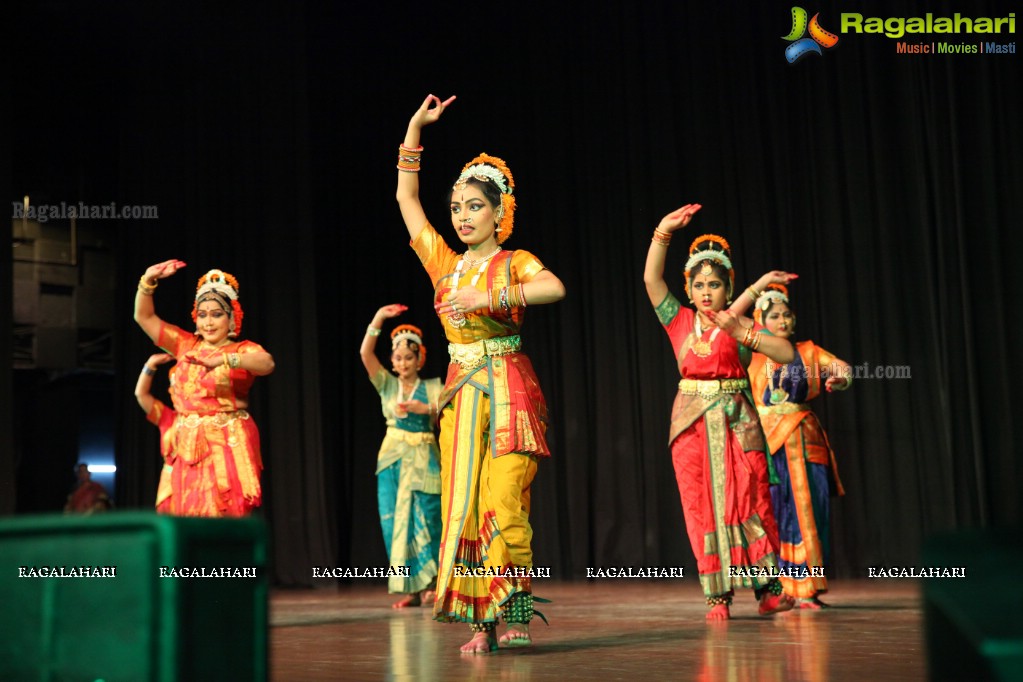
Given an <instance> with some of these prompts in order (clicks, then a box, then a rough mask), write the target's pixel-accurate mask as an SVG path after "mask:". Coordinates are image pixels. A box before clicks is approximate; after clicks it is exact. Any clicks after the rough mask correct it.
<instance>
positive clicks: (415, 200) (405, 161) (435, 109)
mask: <svg viewBox="0 0 1023 682" xmlns="http://www.w3.org/2000/svg"><path fill="white" fill-rule="evenodd" d="M454 101H455V98H454V96H452V97H449V98H448V99H446V100H444V101H443V102H442V101H441V100H440V98H439V97H437V96H435V95H427V96H426V99H425V100H423V104H422V105H421V106H420V107H419V109H418V110H416V113H414V114H413V115H412V119H411V120H410V121H409V124H408V131H407V132H406V133H405V141H404V142H403V143H402V145H401V150H400V151H399V153H398V191H397V193H396V195H395V196H396V198H397V199H398V208H400V209H401V217H402V219H403V220H404V221H405V227H406V228H408V234H409V237H411V238H412V239H413V240H415V238H416V237H418V236H419V233H420V232H422V231H423V228H424V227H426V213H425V212H424V211H423V205H422V204H421V203H420V202H419V155H420V154H421V153H422V151H423V148H422V147H421V146H420V144H419V141H420V133H421V132H422V130H423V126H425V125H429V124H431V123H435V122H436V121H437V119H439V118H440V115H441V114H443V113H444V110H445V109H446V108H447V106H448V105H449V104H451V103H452V102H454Z"/></svg>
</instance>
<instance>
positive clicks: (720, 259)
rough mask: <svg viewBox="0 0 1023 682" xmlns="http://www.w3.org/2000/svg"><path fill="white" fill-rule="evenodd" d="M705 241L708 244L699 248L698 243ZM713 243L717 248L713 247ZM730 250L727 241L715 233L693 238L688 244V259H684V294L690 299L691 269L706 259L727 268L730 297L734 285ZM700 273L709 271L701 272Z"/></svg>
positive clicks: (729, 296)
mask: <svg viewBox="0 0 1023 682" xmlns="http://www.w3.org/2000/svg"><path fill="white" fill-rule="evenodd" d="M706 242H710V244H709V245H708V246H705V247H704V248H703V249H702V250H701V249H700V245H701V244H704V243H706ZM715 245H717V246H718V247H719V248H714V247H715ZM731 252H732V248H731V247H730V246H729V245H728V241H727V240H725V238H724V237H721V236H718V235H716V234H702V235H700V236H699V237H697V238H696V239H694V240H693V243H692V244H690V245H689V259H688V260H687V261H686V269H685V282H686V295H687V296H689V299H690V300H692V296H690V295H689V281H690V280H691V279H692V276H693V272H692V270H693V268H694V267H696V265H697V264H698V263H702V262H703V261H708V260H711V261H714V262H715V263H719V264H721V265H722V266H723V267H724V268H725V269H727V270H728V298H729V299H731V297H732V289H733V288H734V287H735V270H734V269H733V268H732V259H731ZM701 271H702V269H701ZM702 274H704V275H706V274H709V273H706V272H703V273H702Z"/></svg>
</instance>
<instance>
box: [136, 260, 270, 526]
mask: <svg viewBox="0 0 1023 682" xmlns="http://www.w3.org/2000/svg"><path fill="white" fill-rule="evenodd" d="M183 267H185V264H184V263H183V262H182V261H179V260H168V261H164V262H163V263H157V264H156V265H151V266H149V268H148V269H147V270H146V272H145V274H143V275H142V277H141V279H140V280H139V286H138V293H137V294H136V295H135V321H136V322H138V324H139V326H140V327H142V330H143V331H144V332H145V333H146V335H147V336H149V338H150V339H152V340H153V343H155V344H156V345H157V346H159V347H161V348H163V349H164V350H166V351H167V352H168V353H170V354H171V355H173V356H174V358H175V359H176V360H177V364H175V365H174V369H173V370H171V387H170V392H171V401H172V402H173V404H174V410H175V412H177V415H178V416H177V420H176V421H175V424H174V431H175V433H174V445H173V453H174V456H175V465H174V468H173V472H172V474H171V498H170V499H171V505H170V513H171V514H175V515H178V516H245V515H247V514H249V513H250V512H251V511H252V510H253V509H254V508H255V507H258V506H259V505H260V504H261V502H262V489H261V488H260V484H259V476H260V472H261V471H262V469H263V462H262V459H261V458H260V453H259V431H258V430H257V429H256V423H255V422H254V421H253V420H252V418H251V417H250V416H249V413H248V412H247V411H246V409H245V408H246V407H248V404H249V389H250V388H251V387H252V382H253V380H254V379H255V377H257V376H264V375H267V374H270V373H271V372H273V370H274V361H273V358H272V357H271V356H270V354H269V353H267V352H266V351H265V350H263V348H262V346H260V345H259V344H257V343H253V342H252V341H237V340H235V339H236V337H237V336H238V334H240V333H241V329H242V317H243V313H242V307H241V304H239V303H238V281H237V280H236V279H235V278H234V277H233V276H232V275H230V274H228V273H226V272H221V271H220V270H210V271H209V272H207V273H206V274H205V275H203V276H202V277H201V278H199V285H198V286H197V287H196V293H195V304H194V305H193V307H192V319H193V320H194V321H195V325H196V330H195V332H194V333H191V332H187V331H185V330H184V329H181V328H180V327H175V326H174V325H172V324H168V323H166V322H164V321H163V320H161V319H160V318H159V317H158V316H157V315H156V312H155V308H154V306H153V294H154V292H155V291H156V287H157V285H158V284H159V280H161V279H164V278H167V277H170V276H171V275H173V274H174V273H175V272H177V271H178V270H180V269H181V268H183Z"/></svg>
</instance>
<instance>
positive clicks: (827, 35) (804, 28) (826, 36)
mask: <svg viewBox="0 0 1023 682" xmlns="http://www.w3.org/2000/svg"><path fill="white" fill-rule="evenodd" d="M819 16H820V13H819V12H818V13H817V14H815V15H813V19H810V21H809V22H807V21H806V10H805V9H803V8H802V7H793V8H792V30H791V31H790V32H789V34H788V35H787V36H782V39H783V40H787V41H789V42H790V43H791V45H789V46H788V47H786V48H785V59H787V60H789V64H795V63H796V62H798V61H799V60H800V59H802V58H803V57H805V56H806V55H808V54H810V53H812V52H816V53H817V54H823V53H822V52H821V48H822V47H825V48H832V47H834V46H835V45H838V36H836V35H835V34H834V33H831V32H830V31H825V30H824V29H823V28H821V25H820V22H818V21H817V17H819ZM807 32H809V33H810V37H809V38H807V37H805V35H806V33H807Z"/></svg>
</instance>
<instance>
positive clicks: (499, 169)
mask: <svg viewBox="0 0 1023 682" xmlns="http://www.w3.org/2000/svg"><path fill="white" fill-rule="evenodd" d="M470 178H473V179H475V180H479V181H480V182H492V183H494V186H495V187H497V189H499V190H500V191H501V205H500V206H498V207H497V209H496V215H497V218H498V224H497V243H498V244H503V243H504V241H505V240H506V239H508V237H510V236H511V233H512V229H514V223H515V196H514V194H513V193H514V192H515V178H513V177H512V173H511V170H510V169H509V168H508V164H506V163H505V162H504V159H501V158H498V157H496V156H491V155H490V154H486V153H484V154H480V155H479V156H477V157H476V158H475V159H473V160H472V161H470V162H469V163H467V164H465V166H464V167H463V168H462V173H461V174H460V175H459V176H458V179H457V180H456V181H455V188H456V189H465V185H466V181H468V180H469V179H470Z"/></svg>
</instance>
